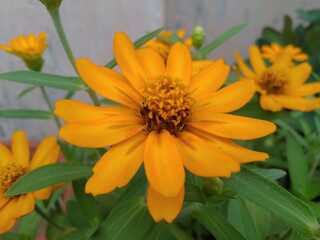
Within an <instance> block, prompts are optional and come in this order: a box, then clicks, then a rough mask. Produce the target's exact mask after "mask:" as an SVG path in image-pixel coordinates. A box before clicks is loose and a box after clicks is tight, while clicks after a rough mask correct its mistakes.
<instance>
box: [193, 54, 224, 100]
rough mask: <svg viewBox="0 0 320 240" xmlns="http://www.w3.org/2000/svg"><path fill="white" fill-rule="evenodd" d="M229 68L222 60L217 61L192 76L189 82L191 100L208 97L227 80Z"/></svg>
mask: <svg viewBox="0 0 320 240" xmlns="http://www.w3.org/2000/svg"><path fill="white" fill-rule="evenodd" d="M229 71H230V67H229V66H228V65H226V64H224V62H223V60H217V61H215V62H214V63H212V64H211V65H210V66H209V67H207V68H205V69H204V70H202V71H201V72H200V73H198V74H197V75H196V76H194V77H193V78H192V80H191V82H190V93H191V95H192V97H193V98H195V99H197V98H199V97H201V96H204V95H208V94H211V93H213V92H214V91H216V90H217V89H219V88H220V87H221V86H222V85H223V84H224V82H225V81H226V80H227V77H228V75H229Z"/></svg>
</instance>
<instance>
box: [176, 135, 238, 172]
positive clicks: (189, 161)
mask: <svg viewBox="0 0 320 240" xmlns="http://www.w3.org/2000/svg"><path fill="white" fill-rule="evenodd" d="M176 143H177V147H178V149H179V152H180V155H181V158H182V161H183V164H184V166H185V167H186V168H187V169H188V170H189V171H190V172H192V173H193V174H196V175H198V176H202V177H230V175H231V172H238V171H239V170H240V165H239V163H238V162H237V161H235V160H234V159H232V157H231V156H229V155H228V154H226V153H224V152H223V151H221V150H220V149H219V148H217V147H216V146H215V145H213V144H208V142H207V141H205V140H204V139H203V138H200V137H198V136H196V135H194V134H192V132H187V131H183V132H181V133H179V135H178V137H177V138H176Z"/></svg>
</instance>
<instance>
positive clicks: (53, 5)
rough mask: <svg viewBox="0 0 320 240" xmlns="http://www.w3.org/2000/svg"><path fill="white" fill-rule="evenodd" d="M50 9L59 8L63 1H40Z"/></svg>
mask: <svg viewBox="0 0 320 240" xmlns="http://www.w3.org/2000/svg"><path fill="white" fill-rule="evenodd" d="M39 1H40V2H42V4H43V5H45V6H46V8H48V9H55V8H59V7H60V4H61V2H62V0H39Z"/></svg>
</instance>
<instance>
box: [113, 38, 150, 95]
mask: <svg viewBox="0 0 320 240" xmlns="http://www.w3.org/2000/svg"><path fill="white" fill-rule="evenodd" d="M113 51H114V55H115V57H116V59H117V63H118V66H119V67H120V68H121V70H122V72H123V74H124V75H125V76H126V78H127V79H128V80H129V82H130V83H131V85H132V86H133V87H134V88H135V89H136V90H137V91H138V92H140V93H143V90H144V89H145V88H146V81H147V79H149V77H150V76H149V75H148V73H147V71H145V69H143V67H142V64H141V62H140V59H139V56H138V54H137V52H136V50H135V48H134V46H133V44H132V42H131V40H130V39H129V37H128V36H127V35H126V34H125V33H123V32H117V33H116V34H115V35H114V39H113ZM150 61H153V60H152V59H150Z"/></svg>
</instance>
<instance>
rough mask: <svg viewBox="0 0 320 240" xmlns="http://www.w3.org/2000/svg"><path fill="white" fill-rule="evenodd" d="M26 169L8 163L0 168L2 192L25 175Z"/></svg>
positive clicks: (17, 164) (16, 164)
mask: <svg viewBox="0 0 320 240" xmlns="http://www.w3.org/2000/svg"><path fill="white" fill-rule="evenodd" d="M26 172H27V168H25V167H22V166H21V165H20V164H19V163H9V164H7V165H6V166H4V167H2V168H0V188H2V190H3V191H4V192H6V191H8V189H9V188H10V187H11V186H12V185H13V184H14V183H15V182H16V181H17V180H18V179H19V178H20V177H21V176H22V175H24V174H25V173H26Z"/></svg>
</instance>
